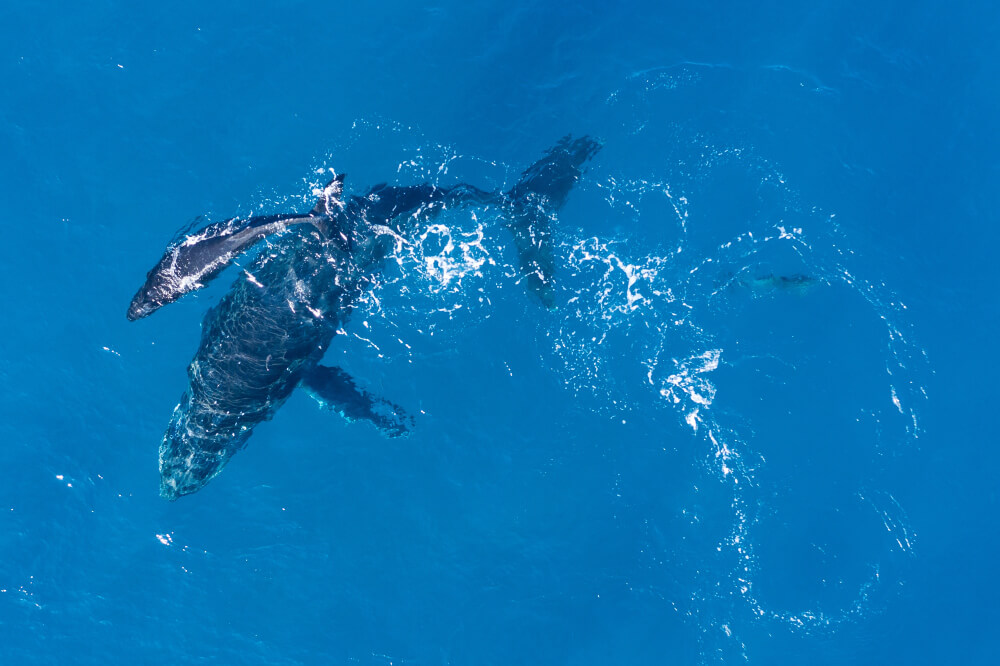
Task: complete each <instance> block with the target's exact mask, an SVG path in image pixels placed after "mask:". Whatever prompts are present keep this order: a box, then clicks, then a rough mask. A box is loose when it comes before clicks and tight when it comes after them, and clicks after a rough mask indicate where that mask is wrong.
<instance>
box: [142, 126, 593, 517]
mask: <svg viewBox="0 0 1000 666" xmlns="http://www.w3.org/2000/svg"><path fill="white" fill-rule="evenodd" d="M600 147H601V144H600V143H598V142H597V141H595V140H594V139H592V138H590V137H586V136H584V137H581V138H578V139H573V138H572V137H571V136H567V137H564V138H563V139H561V140H560V141H559V142H558V143H557V144H556V145H555V146H553V147H552V148H550V149H549V150H548V151H546V153H545V154H544V155H543V156H542V158H541V159H539V160H538V161H537V162H535V163H534V164H532V165H531V166H530V167H528V168H527V169H526V170H525V171H524V172H523V173H522V175H521V178H520V180H519V181H518V182H517V184H516V185H514V187H512V188H511V189H510V190H508V191H507V192H502V191H496V192H488V191H485V190H481V189H479V188H476V187H474V186H472V185H466V184H460V185H456V186H454V187H448V188H443V187H438V186H435V185H431V184H420V185H412V186H402V187H396V186H388V185H386V184H380V185H376V186H374V187H372V188H371V189H370V190H368V192H366V193H365V194H363V195H356V196H350V197H348V198H346V200H345V198H344V175H343V174H339V175H335V176H334V178H333V180H331V181H330V183H329V184H328V185H327V186H326V187H325V188H324V189H323V190H322V191H317V192H316V193H317V194H318V200H317V203H316V205H315V207H314V208H313V209H312V210H311V211H309V212H308V213H306V214H304V215H300V214H294V213H292V214H284V215H267V216H253V217H247V218H232V219H229V220H225V221H222V222H217V223H213V224H209V225H207V226H205V227H204V228H202V229H199V230H197V231H192V232H190V233H188V234H186V235H185V236H183V237H182V238H180V239H178V240H177V241H175V242H173V243H171V244H170V245H169V246H168V247H167V249H166V251H165V252H164V254H163V257H162V258H161V259H160V261H159V262H158V263H157V264H156V266H154V267H153V269H152V270H150V271H149V273H148V274H147V276H146V282H145V284H143V286H142V287H141V288H140V289H139V291H138V292H137V293H136V295H135V297H134V298H133V299H132V302H131V304H130V305H129V309H128V314H127V316H128V318H129V320H132V321H134V320H136V319H140V318H142V317H146V316H148V315H150V314H152V313H153V312H155V311H156V310H157V309H159V308H160V307H162V306H164V305H166V304H168V303H172V302H173V301H176V300H177V299H178V298H180V297H181V296H183V295H184V294H187V293H190V292H192V291H195V290H197V289H200V288H202V287H204V286H205V285H206V284H208V283H209V282H210V281H211V280H212V279H214V278H215V277H217V276H218V275H219V274H220V273H221V272H222V271H223V270H224V269H225V268H226V267H227V266H229V265H230V264H231V263H232V262H233V261H234V260H235V259H236V258H237V257H239V256H240V255H241V254H243V253H245V252H247V251H248V250H250V249H251V248H252V247H253V246H255V245H256V244H257V243H259V242H260V241H262V240H264V239H265V238H267V239H269V248H268V250H267V251H266V252H261V253H260V254H259V255H258V256H257V257H256V258H255V259H253V261H252V262H251V264H250V266H249V267H248V268H246V269H245V270H243V271H242V272H241V273H240V275H239V277H238V278H237V279H236V281H235V282H234V284H233V286H232V288H231V289H230V290H229V292H228V293H227V294H226V295H225V296H224V297H223V298H222V300H221V301H220V302H219V304H218V305H216V306H215V307H213V308H211V309H210V310H209V311H208V312H207V313H206V315H205V318H204V320H203V322H202V333H201V344H200V345H199V347H198V351H197V353H196V354H195V357H194V359H193V360H192V361H191V364H190V366H188V387H187V390H186V391H185V392H184V395H183V396H182V397H181V400H180V403H179V404H178V405H177V407H176V408H175V409H174V412H173V416H172V417H171V419H170V423H169V425H168V426H167V429H166V432H165V433H164V435H163V441H162V443H161V444H160V494H161V496H163V497H164V498H166V499H169V500H175V499H177V498H178V497H181V496H182V495H188V494H191V493H193V492H196V491H197V490H199V489H201V488H202V487H204V486H205V484H207V483H208V482H209V481H211V480H212V479H213V478H215V477H216V476H217V475H218V474H219V473H220V472H221V471H222V469H223V468H224V467H225V465H226V463H228V462H229V460H230V458H232V457H233V455H234V454H235V453H236V452H238V451H239V450H240V449H242V448H243V447H244V446H246V443H247V440H248V439H249V438H250V436H251V434H252V433H253V429H254V427H256V426H257V424H259V423H261V422H262V421H266V420H268V419H270V418H271V417H272V416H273V415H274V413H275V412H276V411H277V409H278V408H279V407H281V405H282V404H284V402H285V400H287V399H288V397H289V396H290V395H291V393H292V392H293V391H294V390H295V388H296V387H299V386H301V387H303V388H304V389H306V390H307V391H308V392H309V393H310V394H311V395H312V396H313V397H314V398H316V400H317V401H318V402H319V403H320V404H321V405H322V406H324V407H327V408H329V409H332V410H334V411H337V412H339V413H341V414H342V415H343V416H344V417H346V418H347V419H349V420H367V421H369V422H371V423H372V424H374V425H375V426H376V427H377V428H378V429H379V430H380V431H381V432H382V433H383V434H385V435H387V436H390V437H393V436H399V435H403V434H406V433H407V432H409V429H410V428H411V427H412V425H413V420H412V418H411V417H410V416H409V415H407V413H406V411H405V410H404V409H403V408H402V407H400V406H398V405H396V404H393V403H392V402H390V401H388V400H386V399H384V398H380V397H376V396H373V395H371V394H370V393H368V392H367V391H365V390H363V389H361V388H360V387H359V386H358V385H357V383H356V382H355V381H354V379H353V378H352V377H350V376H349V375H348V374H347V373H346V372H344V371H343V370H341V369H340V368H336V367H330V366H326V365H321V364H320V361H321V360H322V358H323V355H324V354H325V353H326V351H327V349H329V347H330V343H331V341H332V340H333V338H334V336H335V335H336V334H337V331H338V330H343V326H344V325H345V324H346V322H347V320H348V318H349V317H350V315H351V312H352V309H353V307H354V304H355V302H356V301H357V299H358V298H359V297H360V296H361V295H362V294H363V293H364V291H365V290H366V289H368V288H370V287H371V286H372V285H373V284H375V283H376V281H377V275H378V271H379V269H380V267H381V265H382V263H383V262H384V260H385V259H387V258H388V257H389V255H390V253H391V252H392V250H393V248H394V247H395V245H396V242H397V239H398V238H400V237H403V238H407V237H412V236H413V235H415V234H417V233H419V232H420V231H422V230H423V228H425V227H426V225H427V223H428V222H429V221H430V220H431V219H433V218H434V217H435V216H436V215H438V214H439V213H441V212H442V211H443V210H445V209H454V208H458V207H476V206H496V207H498V208H500V209H501V211H502V214H503V216H504V218H505V226H506V227H507V229H508V230H509V231H510V232H511V235H512V237H513V241H514V246H515V249H516V251H517V257H518V264H519V270H520V273H521V276H522V278H523V281H524V283H525V285H526V286H527V288H528V289H529V290H530V291H531V292H533V293H534V294H536V295H537V297H538V298H539V299H540V300H541V302H542V303H543V304H544V305H545V306H547V307H550V308H551V307H554V292H553V285H552V279H553V274H554V272H555V259H554V250H553V244H552V223H553V219H554V217H555V213H556V211H558V210H559V209H560V208H561V207H562V206H563V204H564V203H565V201H566V198H567V196H568V195H569V193H570V190H571V189H572V188H573V185H574V184H575V183H576V182H577V181H578V180H579V178H580V176H581V175H582V169H583V166H584V165H585V164H586V163H587V162H588V161H589V160H590V159H591V158H592V157H593V156H594V154H596V153H597V151H598V150H599V149H600Z"/></svg>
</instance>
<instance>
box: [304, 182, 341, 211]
mask: <svg viewBox="0 0 1000 666" xmlns="http://www.w3.org/2000/svg"><path fill="white" fill-rule="evenodd" d="M345 176H347V174H346V173H338V174H334V176H333V180H331V181H330V182H329V183H327V184H326V187H324V188H323V191H322V192H319V198H318V199H317V200H316V205H315V206H313V209H312V211H311V212H312V213H313V214H314V215H330V214H331V213H333V210H334V208H339V207H341V206H343V202H342V201H341V196H342V195H343V194H344V177H345ZM313 191H314V192H315V190H313Z"/></svg>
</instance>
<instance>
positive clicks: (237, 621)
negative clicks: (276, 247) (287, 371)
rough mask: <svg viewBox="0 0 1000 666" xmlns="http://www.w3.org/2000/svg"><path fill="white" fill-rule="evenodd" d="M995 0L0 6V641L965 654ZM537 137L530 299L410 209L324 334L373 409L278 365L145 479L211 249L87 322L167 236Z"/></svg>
mask: <svg viewBox="0 0 1000 666" xmlns="http://www.w3.org/2000/svg"><path fill="white" fill-rule="evenodd" d="M998 18H1000V17H998V16H997V12H996V10H995V9H994V8H993V7H992V6H987V5H979V6H974V5H970V6H966V7H964V8H959V9H956V8H953V7H945V6H944V5H941V4H936V3H881V4H879V3H847V4H833V3H828V4H821V5H815V4H814V5H809V6H805V5H802V6H800V5H795V4H792V3H786V4H782V3H764V4H758V5H754V6H752V7H751V6H746V7H734V6H731V5H728V4H716V5H712V6H695V5H691V6H688V5H673V6H671V5H665V4H663V3H650V4H646V5H643V4H638V3H627V4H622V5H607V4H586V3H585V4H580V3H566V4H555V3H546V4H544V5H525V6H518V5H511V4H509V3H508V4H475V5H468V4H464V3H437V4H433V5H415V4H411V3H396V4H390V3H381V4H371V5H362V6H343V7H336V6H332V5H330V6H317V5H315V4H308V3H300V2H281V3H272V4H269V5H267V6H265V7H251V6H250V5H246V4H236V3H231V4H217V5H209V4H207V3H201V4H187V3H172V4H170V5H163V6H153V5H146V6H143V7H137V6H135V5H132V4H125V3H116V2H104V3H98V4H89V5H85V6H84V5H72V4H68V3H67V4H59V3H55V4H43V3H34V4H22V5H17V6H6V7H3V8H0V19H2V20H0V34H2V37H3V39H2V40H0V44H2V46H0V76H2V81H3V82H4V83H5V86H4V92H5V94H4V95H3V96H2V97H0V150H2V154H3V155H6V156H7V159H5V160H3V161H2V162H0V175H2V182H3V185H2V187H0V201H2V203H3V204H4V206H3V209H4V211H5V220H6V223H5V225H4V235H5V239H6V241H7V242H6V249H7V251H6V253H5V255H4V261H3V262H0V278H2V283H3V285H4V288H3V291H2V294H3V299H4V310H5V312H7V313H8V315H7V317H6V318H5V320H4V322H5V325H4V326H3V328H2V338H0V339H2V341H3V347H4V349H5V350H6V353H5V354H4V355H3V357H2V360H0V378H2V384H0V386H2V388H3V401H2V404H3V407H4V411H3V413H2V418H0V439H2V441H3V443H4V444H3V446H2V448H0V470H2V475H3V476H2V481H3V482H2V483H0V515H2V516H3V518H2V523H0V661H2V663H11V664H20V663H26V664H27V663H31V664H34V663H40V664H47V663H80V664H97V663H100V664H106V663H150V664H159V663H221V664H327V663H335V664H340V663H351V664H378V665H382V664H516V663H523V664H649V663H696V664H700V663H742V662H749V663H756V664H784V663H787V664H799V663H817V664H842V663H857V664H867V663H871V664H876V663H878V664H882V663H904V662H907V663H918V664H925V663H926V664H943V663H955V664H989V663H995V662H996V660H997V659H998V657H1000V648H998V647H997V645H996V643H995V641H994V640H993V638H992V633H993V632H992V627H993V626H994V625H995V624H996V622H997V621H998V619H1000V613H998V606H997V604H996V602H995V600H994V598H993V597H994V595H993V593H992V586H991V581H992V579H993V570H994V565H993V559H994V557H993V555H994V553H995V552H996V550H997V547H998V546H1000V539H998V533H997V530H996V518H995V514H996V509H997V498H996V492H995V490H994V484H993V481H992V478H991V477H992V463H991V454H992V442H993V441H994V439H995V436H994V434H993V432H992V428H991V427H990V421H991V412H990V410H989V407H988V405H989V404H991V403H992V398H994V397H995V395H996V390H995V388H994V382H993V381H991V380H992V373H993V372H994V371H995V369H996V368H997V355H996V351H995V343H994V337H995V333H994V332H995V330H996V325H997V322H998V307H997V303H998V301H997V298H996V295H995V291H994V280H993V276H992V272H991V271H990V268H992V263H993V261H992V255H993V253H994V247H995V245H996V242H997V240H998V234H997V231H996V228H997V227H996V225H995V221H996V213H995V211H994V202H993V199H994V196H993V188H994V183H995V182H996V180H997V177H998V168H997V159H996V155H997V154H998V148H1000V141H998V134H997V131H996V127H995V118H996V117H997V112H998V110H1000V109H998V106H1000V94H998V87H997V84H996V81H997V80H998V78H997V72H996V71H995V70H996V68H997V64H996V63H997V62H1000V59H998V55H1000V53H998V50H1000V49H998V46H997V44H998V43H1000V42H998V41H997V32H998V30H997V26H998V25H1000V23H998ZM567 133H573V134H575V135H583V134H589V135H592V136H596V137H599V138H600V139H601V140H602V142H603V144H604V147H603V149H602V150H601V152H600V153H599V154H598V155H597V156H596V157H595V158H594V160H593V161H592V162H591V164H590V165H589V168H588V170H587V171H586V173H585V174H584V176H583V178H582V179H581V180H580V182H579V183H578V184H577V185H576V187H575V189H574V191H573V192H572V193H571V194H570V196H569V199H568V201H567V204H566V206H565V207H564V208H563V209H562V210H561V211H560V213H559V218H558V227H557V230H556V234H555V251H556V258H557V266H558V271H557V274H556V283H555V284H556V292H555V296H556V303H557V307H556V308H555V309H554V310H547V309H546V308H544V307H542V306H541V305H540V304H539V303H538V301H537V300H536V299H534V297H533V296H532V295H531V294H529V293H528V291H527V290H526V289H525V288H524V285H523V284H522V280H521V276H520V275H519V274H518V270H517V260H516V257H515V254H514V249H513V247H512V243H511V240H510V234H509V233H508V232H507V230H506V228H505V225H504V222H505V221H504V219H502V216H500V215H497V214H496V212H495V211H494V212H492V213H491V212H489V211H482V210H476V209H471V210H468V209H467V210H456V211H451V212H449V213H446V214H445V215H443V216H442V217H440V218H438V219H437V220H436V221H435V226H433V227H430V228H428V229H427V230H426V231H425V232H424V233H423V234H420V235H418V236H415V237H414V238H412V239H410V240H408V241H407V242H406V243H403V244H401V245H400V246H399V247H398V248H397V249H396V251H395V252H394V254H393V257H392V259H391V260H390V261H389V262H388V264H387V268H386V270H385V271H384V272H383V273H382V276H381V278H380V281H379V283H378V285H377V286H376V287H375V288H373V289H372V290H371V291H370V292H368V294H367V295H366V297H365V298H364V299H363V302H362V303H361V305H360V307H359V308H358V310H357V311H356V312H355V313H354V314H353V316H352V318H351V320H350V321H349V322H348V323H347V324H346V325H345V327H344V330H343V332H342V334H341V335H338V336H336V338H335V339H334V343H333V345H332V347H331V348H330V350H329V352H328V354H327V357H326V361H327V362H328V363H329V364H331V365H339V366H341V367H343V368H345V369H346V370H347V371H348V372H350V373H351V374H352V375H353V376H354V377H356V378H357V379H358V382H359V383H360V384H361V385H363V386H364V387H365V388H366V389H367V390H370V391H371V392H372V393H374V394H377V395H380V396H384V397H386V398H388V399H390V400H392V401H394V402H396V403H399V404H400V405H403V406H404V407H406V408H407V409H408V411H410V413H412V414H414V416H415V426H414V428H413V432H412V434H411V436H409V437H407V438H403V439H386V438H384V437H382V436H381V435H380V434H379V433H378V432H377V431H376V430H375V429H374V428H372V427H371V426H370V425H368V424H366V423H347V422H345V421H344V420H343V419H341V418H340V417H338V416H337V415H336V414H331V413H329V412H328V411H322V410H320V409H317V407H316V403H315V402H314V401H313V400H311V399H310V398H309V397H308V396H307V395H306V394H305V393H304V392H298V393H296V394H295V395H293V396H292V398H291V399H290V400H289V401H288V403H286V404H285V405H284V406H283V407H282V408H281V410H280V411H279V412H278V413H277V414H276V416H275V418H274V419H273V420H272V421H270V422H268V423H265V424H263V425H261V426H260V427H259V428H258V429H257V431H256V432H255V433H254V435H253V437H252V439H251V440H250V442H249V445H248V447H247V448H246V449H245V450H244V451H242V452H240V453H239V454H238V455H237V456H235V457H234V458H233V460H232V462H231V463H230V464H229V465H228V466H227V467H226V469H225V471H224V472H223V473H222V474H221V475H220V476H219V477H218V478H216V479H215V480H214V481H212V482H211V483H210V484H209V485H208V486H206V487H205V488H204V489H203V490H201V491H199V492H197V493H196V494H193V495H191V496H188V497H182V498H180V499H179V500H178V501H176V502H167V501H165V500H162V499H160V497H159V496H158V488H159V474H158V470H157V448H158V445H159V442H160V440H161V438H162V436H163V432H164V429H165V428H166V425H167V423H168V421H169V419H170V415H171V411H172V409H173V408H174V405H176V404H177V401H178V398H179V397H180V395H181V393H182V392H183V391H184V389H185V388H186V386H187V376H186V368H187V364H188V363H189V362H190V360H191V358H192V356H193V355H194V353H195V350H196V349H197V345H198V341H199V336H200V329H199V325H200V322H201V320H202V317H203V316H204V314H205V312H206V311H207V310H208V308H210V307H211V306H212V305H214V304H215V303H216V302H217V301H218V299H220V298H221V297H222V296H223V295H224V294H225V293H226V291H227V289H228V288H229V285H230V284H231V283H232V282H233V280H235V279H236V278H237V276H238V275H239V271H240V269H238V268H233V269H230V270H229V272H227V273H225V274H223V275H222V277H220V278H219V279H218V280H216V281H215V282H214V283H213V284H212V285H211V286H209V287H208V288H207V289H205V290H203V291H200V292H197V293H195V294H191V295H189V296H186V297H185V298H183V299H181V300H180V301H178V302H177V303H175V304H172V305H170V306H169V307H166V308H164V309H163V310H162V311H160V312H157V313H155V314H154V315H152V316H151V317H149V318H147V319H143V320H141V321H139V322H128V321H126V319H125V311H126V308H127V306H128V303H129V300H130V298H131V297H132V295H133V293H135V290H136V289H137V288H138V287H139V286H140V285H141V284H142V281H143V279H144V276H145V275H146V271H147V270H149V269H150V268H151V267H152V266H153V265H154V263H155V262H156V261H157V259H158V258H159V257H160V255H161V254H162V252H163V248H164V246H165V245H166V244H167V243H168V241H170V239H171V238H172V237H173V236H174V234H175V232H177V230H178V229H180V228H183V227H185V226H186V225H187V224H188V223H190V222H191V221H192V220H194V219H195V218H196V217H197V216H199V215H205V216H206V218H207V219H209V220H222V219H225V218H229V217H233V216H235V215H247V214H251V213H259V214H271V213H282V212H288V211H291V210H295V211H300V212H303V211H307V210H308V209H309V208H311V207H312V205H313V203H314V196H313V194H312V189H313V188H314V187H316V186H318V185H321V184H322V182H324V180H325V178H324V176H323V175H322V174H321V173H319V171H320V170H321V169H331V168H332V169H336V170H337V171H338V172H341V171H346V172H347V174H348V176H347V181H346V185H347V190H348V191H349V192H351V193H355V194H357V193H363V192H365V191H366V190H367V188H368V187H369V186H370V185H373V184H375V183H379V182H389V183H391V184H398V185H407V184H415V183H420V182H433V183H435V184H439V185H442V186H450V185H454V184H456V183H459V182H469V183H473V184H475V185H477V186H479V187H482V188H485V189H499V188H503V189H507V188H509V187H510V186H512V185H513V184H514V183H515V182H516V180H517V178H518V175H519V174H520V172H521V170H522V169H524V168H525V167H526V166H527V165H528V164H530V163H531V162H532V161H534V160H535V159H537V157H538V156H539V155H540V154H541V153H542V151H543V150H544V149H545V148H547V147H548V146H550V145H552V144H553V143H554V142H555V141H556V140H557V139H558V138H559V137H561V136H563V135H565V134H567ZM783 276H784V277H790V278H793V279H791V280H784V281H783V280H781V277H783Z"/></svg>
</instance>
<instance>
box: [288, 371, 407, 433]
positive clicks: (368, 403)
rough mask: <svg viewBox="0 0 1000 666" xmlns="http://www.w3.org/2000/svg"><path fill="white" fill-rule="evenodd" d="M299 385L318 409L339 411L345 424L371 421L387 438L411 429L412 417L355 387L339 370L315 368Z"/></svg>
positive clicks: (392, 404) (394, 405) (393, 404)
mask: <svg viewBox="0 0 1000 666" xmlns="http://www.w3.org/2000/svg"><path fill="white" fill-rule="evenodd" d="M301 385H302V387H303V388H304V389H306V390H307V391H308V392H309V394H310V395H312V397H313V398H315V399H316V401H317V402H319V404H320V405H321V406H323V407H326V408H327V409H332V410H333V411H335V412H339V413H340V414H341V416H343V417H344V418H346V419H347V420H348V421H356V420H358V419H364V420H366V421H371V422H372V424H373V425H374V426H375V427H376V428H378V429H379V430H380V431H382V433H383V434H384V435H386V436H388V437H399V436H401V435H405V434H407V433H409V431H410V428H411V427H412V426H413V417H411V416H410V415H409V414H407V413H406V411H405V410H404V409H403V408H402V407H400V406H399V405H397V404H395V403H392V402H389V401H388V400H385V399H383V398H376V397H375V396H373V395H372V394H370V393H368V392H367V391H365V390H363V389H361V388H358V385H357V384H356V383H355V381H354V379H353V378H352V377H351V376H350V375H349V374H347V373H346V372H344V371H343V370H341V369H340V368H333V367H330V366H325V365H317V366H316V367H315V368H313V369H312V370H310V371H309V372H308V373H306V375H305V376H304V377H303V378H302V383H301Z"/></svg>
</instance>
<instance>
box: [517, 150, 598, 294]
mask: <svg viewBox="0 0 1000 666" xmlns="http://www.w3.org/2000/svg"><path fill="white" fill-rule="evenodd" d="M600 149H601V143H600V142H598V141H597V140H595V139H593V138H591V137H589V136H583V137H580V138H578V139H573V137H572V136H570V135H567V136H565V137H563V138H562V139H560V140H559V142H558V143H556V145H554V146H553V147H552V148H550V149H549V150H547V151H546V152H545V154H544V155H543V156H542V158H541V159H539V160H538V161H537V162H535V163H534V164H532V165H531V166H529V167H528V168H527V169H525V170H524V172H523V173H522V174H521V178H520V180H519V181H518V182H517V184H516V185H514V187H512V188H511V189H510V191H508V192H507V195H506V196H507V201H508V204H509V206H510V212H511V215H510V219H509V222H508V223H507V226H508V228H509V229H510V231H511V234H513V236H514V246H515V248H516V250H517V257H518V263H519V269H520V272H521V275H522V276H523V278H524V280H525V282H526V284H527V287H528V289H529V290H530V291H532V292H533V293H535V294H536V295H537V296H538V297H539V298H540V299H541V301H542V303H543V304H544V305H545V306H546V307H547V308H550V309H551V308H555V289H554V287H553V282H552V281H553V276H554V274H555V247H554V240H553V237H552V225H553V220H554V218H555V214H556V212H557V211H558V210H559V209H560V208H562V206H563V204H565V203H566V198H567V197H568V196H569V193H570V191H571V190H572V189H573V186H574V185H575V184H576V182H577V181H578V180H579V179H580V176H581V175H582V174H583V165H584V164H586V163H587V162H588V161H589V160H590V159H591V158H592V157H593V156H594V155H596V154H597V151H599V150H600Z"/></svg>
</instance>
